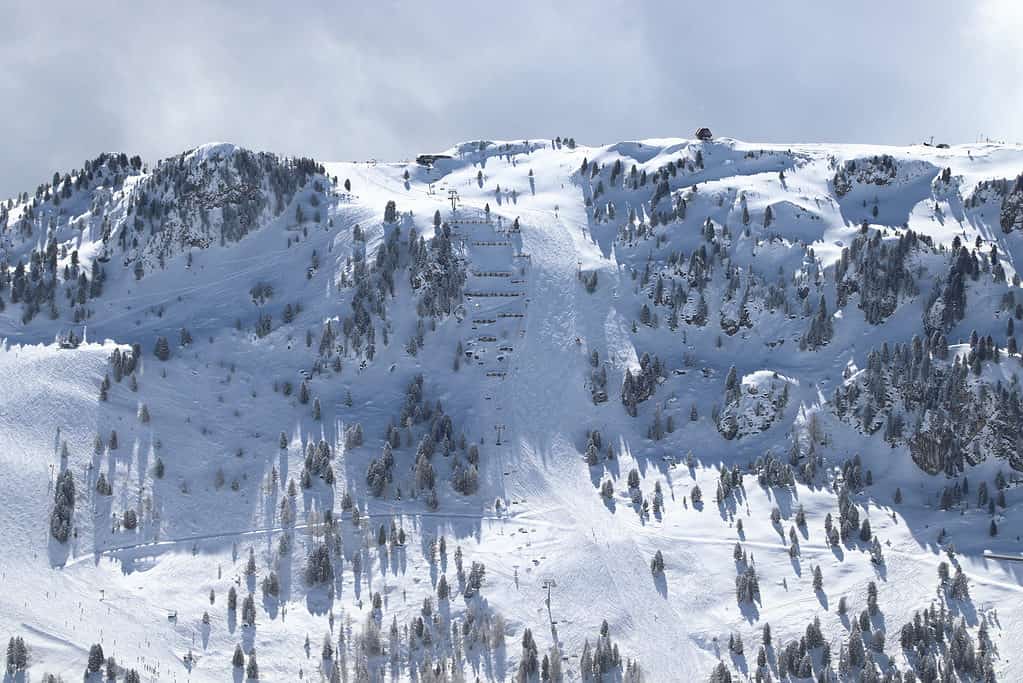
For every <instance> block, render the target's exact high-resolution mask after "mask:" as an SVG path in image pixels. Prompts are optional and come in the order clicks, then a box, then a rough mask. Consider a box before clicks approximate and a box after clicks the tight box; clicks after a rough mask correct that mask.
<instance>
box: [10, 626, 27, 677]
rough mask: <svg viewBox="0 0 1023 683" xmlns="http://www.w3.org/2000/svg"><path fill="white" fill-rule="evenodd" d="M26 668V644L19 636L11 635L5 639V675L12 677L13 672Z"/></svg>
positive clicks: (25, 669)
mask: <svg viewBox="0 0 1023 683" xmlns="http://www.w3.org/2000/svg"><path fill="white" fill-rule="evenodd" d="M27 670H28V646H27V645H25V639H24V638H22V637H21V636H12V637H11V639H10V640H8V641H7V675H8V676H10V677H12V678H13V677H14V675H15V674H17V673H19V672H22V671H27Z"/></svg>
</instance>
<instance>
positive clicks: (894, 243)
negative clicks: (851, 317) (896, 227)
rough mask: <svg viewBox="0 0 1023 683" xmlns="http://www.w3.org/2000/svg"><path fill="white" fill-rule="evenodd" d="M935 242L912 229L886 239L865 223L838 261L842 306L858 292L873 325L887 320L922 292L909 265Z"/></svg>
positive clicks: (863, 308)
mask: <svg viewBox="0 0 1023 683" xmlns="http://www.w3.org/2000/svg"><path fill="white" fill-rule="evenodd" d="M931 244H932V243H931V241H930V239H929V238H926V237H924V236H921V235H918V234H917V233H915V232H913V231H912V230H906V231H905V232H902V233H900V234H899V237H898V238H896V239H894V240H891V239H888V240H886V239H883V238H882V236H881V231H879V230H869V229H868V228H867V225H866V223H864V224H863V226H861V229H860V233H859V234H858V235H857V236H856V237H855V238H854V239H853V241H852V243H851V244H850V245H849V246H847V247H843V248H842V255H841V257H840V258H839V260H838V262H837V263H836V264H835V284H836V297H837V306H838V308H843V307H844V306H845V304H846V302H848V301H849V299H850V297H851V296H852V295H853V294H858V295H859V303H858V305H859V307H860V309H861V310H862V311H863V315H864V317H865V318H866V320H867V322H868V323H870V324H871V325H878V324H880V323H882V322H884V320H885V319H886V318H887V317H888V316H890V315H891V314H892V313H894V312H895V309H896V308H897V307H898V305H899V302H900V301H901V300H902V299H903V298H906V297H912V296H916V295H917V294H918V293H919V289H918V287H917V284H916V280H915V279H914V277H913V274H912V272H911V271H910V268H909V261H910V258H909V257H910V256H911V255H912V254H913V253H914V252H915V251H918V250H920V249H922V248H925V247H928V248H929V247H930V246H931ZM824 313H825V314H826V309H825V310H824ZM818 315H821V314H820V312H818ZM825 331H827V330H818V332H825ZM828 339H830V336H829V337H828ZM811 341H813V340H811ZM826 341H827V340H826V339H825V340H824V342H826Z"/></svg>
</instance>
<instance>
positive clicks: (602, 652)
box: [579, 619, 642, 682]
mask: <svg viewBox="0 0 1023 683" xmlns="http://www.w3.org/2000/svg"><path fill="white" fill-rule="evenodd" d="M623 664H627V665H628V666H627V667H626V668H627V669H628V671H627V672H623V671H622V668H623ZM608 674H611V675H613V676H616V677H623V676H626V677H625V678H624V680H626V681H638V680H640V679H641V676H642V674H641V671H640V669H639V665H638V664H635V663H633V662H623V661H622V657H621V655H620V654H619V652H618V643H616V642H614V641H613V640H612V639H611V627H610V626H608V624H607V620H606V619H605V620H604V621H603V622H601V624H600V633H599V635H598V636H597V638H596V641H595V642H594V644H593V645H592V646H591V645H590V639H589V638H587V639H586V640H584V641H583V649H582V652H581V653H580V655H579V675H580V676H582V680H583V681H588V682H597V681H603V680H605V676H607V675H608Z"/></svg>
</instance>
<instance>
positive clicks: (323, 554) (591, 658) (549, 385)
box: [0, 138, 1023, 681]
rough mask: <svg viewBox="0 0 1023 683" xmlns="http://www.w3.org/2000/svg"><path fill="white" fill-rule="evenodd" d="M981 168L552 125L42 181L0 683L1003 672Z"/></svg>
mask: <svg viewBox="0 0 1023 683" xmlns="http://www.w3.org/2000/svg"><path fill="white" fill-rule="evenodd" d="M1021 174H1023V148H1021V147H1018V146H1007V145H994V144H975V145H958V146H952V147H945V146H938V147H931V146H912V147H875V146H864V145H808V144H804V145H791V146H790V145H762V144H754V143H746V142H740V141H737V140H731V139H717V140H687V139H658V140H644V141H641V142H640V141H636V142H622V143H618V144H613V145H608V146H602V147H586V146H583V145H578V144H576V143H575V141H574V140H573V139H571V138H558V139H556V140H530V141H516V142H493V141H476V142H471V143H465V144H461V145H458V146H456V147H454V148H452V149H450V150H446V151H445V152H442V153H439V154H427V155H422V156H420V157H419V158H418V160H417V161H414V162H405V163H388V164H385V163H376V162H369V163H366V162H350V163H341V162H339V163H326V162H320V161H314V160H311V159H291V158H283V157H279V156H276V155H273V154H269V153H262V152H252V151H249V150H245V149H241V148H238V147H236V146H233V145H230V144H211V145H205V146H203V147H199V148H197V149H194V150H190V151H188V152H185V153H183V154H181V155H178V156H176V157H172V158H170V159H165V160H163V161H160V162H159V163H156V164H149V163H147V162H145V161H143V160H142V159H140V158H138V157H128V156H127V155H124V154H104V155H101V156H100V157H98V158H96V159H94V160H91V161H89V162H86V163H85V164H84V165H83V166H82V167H81V168H79V169H74V170H69V171H67V172H63V171H61V172H58V173H55V174H54V176H53V178H52V179H51V181H50V182H47V183H44V184H42V185H40V186H39V187H38V188H37V189H36V190H35V192H29V193H24V194H22V195H20V196H18V197H15V198H12V199H10V200H7V201H4V202H3V203H2V204H0V240H2V241H0V265H2V266H3V268H2V269H0V337H2V338H4V339H5V344H4V346H3V350H2V351H0V384H2V386H3V387H4V390H2V391H0V474H2V476H0V492H2V496H3V499H4V503H5V504H4V505H3V506H0V535H2V538H3V539H4V546H5V548H4V552H3V553H2V554H0V573H2V576H0V578H2V584H3V585H4V586H5V587H6V588H7V590H4V591H2V592H0V633H7V634H8V636H9V637H10V638H11V639H12V640H11V647H10V649H9V657H8V670H9V673H8V676H9V677H10V679H11V680H15V681H20V680H25V681H28V680H32V681H37V680H48V679H47V678H45V676H46V674H48V673H52V674H54V675H60V676H63V677H64V679H65V680H71V679H73V678H77V677H79V676H81V675H82V673H83V671H87V669H88V668H90V667H91V668H92V669H93V670H94V673H92V674H88V673H87V674H86V676H87V677H86V680H101V679H104V677H106V676H107V670H108V668H109V669H110V672H111V673H112V674H113V675H114V676H116V677H117V679H118V680H121V679H122V678H123V679H124V680H129V681H130V680H144V681H149V680H153V681H156V680H159V681H184V680H198V681H224V680H236V681H240V680H243V679H245V678H247V677H250V675H251V674H253V673H257V672H256V671H255V670H254V669H257V668H258V676H259V678H260V679H262V680H272V681H298V680H307V679H308V680H314V681H316V680H331V681H332V680H348V679H351V680H410V679H411V680H420V681H433V680H438V681H439V680H452V681H458V680H476V679H477V678H478V679H480V680H513V679H514V680H529V681H535V680H566V681H569V680H572V681H574V680H625V681H631V680H647V681H697V680H707V679H711V680H716V681H722V680H737V679H738V680H744V679H746V678H749V679H757V680H768V679H769V680H793V681H796V680H799V681H803V680H810V679H811V678H813V679H815V680H924V681H932V680H963V681H975V680H976V681H980V680H1005V681H1014V680H1020V679H1023V663H1021V662H1020V661H1017V659H1018V658H1017V657H1016V650H1017V649H1018V648H1020V647H1021V646H1023V640H1021V637H1020V635H1019V634H1020V633H1021V628H1023V623H1021V620H1023V585H1021V576H1023V574H1021V572H1023V562H1020V561H1019V560H1020V559H1021V556H1020V541H1019V535H1018V534H1019V533H1020V530H1021V528H1023V512H1021V510H1023V505H1021V502H1023V493H1021V492H1020V488H1019V477H1018V472H1019V471H1020V470H1023V456H1021V455H1020V452H1021V445H1023V397H1021V389H1020V386H1019V382H1020V375H1021V374H1023V357H1021V355H1020V349H1019V348H1018V346H1017V340H1016V336H1015V329H1014V328H1015V326H1016V325H1017V324H1019V322H1020V319H1021V318H1023V290H1021V288H1020V278H1019V276H1018V275H1017V268H1016V264H1017V263H1018V262H1020V261H1019V259H1023V175H1021ZM19 639H20V640H19ZM22 644H23V645H24V650H23V648H22ZM22 652H25V653H27V654H26V656H25V657H24V659H25V660H26V661H25V662H24V665H25V666H23V665H22V664H23V663H22V661H21V660H22V659H23V658H22V656H21V654H22ZM107 657H110V658H111V660H109V662H108V661H107V660H106V659H105V658H107ZM26 667H27V668H26ZM133 672H134V674H133ZM910 672H913V674H912V675H913V676H915V679H914V678H910V675H911V674H910ZM135 674H137V676H136V675H135ZM89 676H91V678H89ZM729 677H731V678H729Z"/></svg>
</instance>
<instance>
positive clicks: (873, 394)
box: [832, 332, 1023, 474]
mask: <svg viewBox="0 0 1023 683" xmlns="http://www.w3.org/2000/svg"><path fill="white" fill-rule="evenodd" d="M947 355H948V346H947V344H946V342H945V339H944V337H943V335H942V334H941V333H940V332H934V333H933V334H932V335H931V336H930V337H924V338H923V339H921V338H920V337H918V336H915V337H914V338H913V341H912V342H911V343H909V344H896V345H895V346H894V347H892V348H890V347H889V346H888V345H887V343H886V344H884V345H883V346H882V348H881V349H880V350H873V351H871V352H870V353H869V354H868V355H867V363H866V366H865V368H864V370H863V371H862V372H861V373H859V374H858V375H856V376H855V377H853V378H851V379H850V380H848V381H846V382H845V383H844V384H843V385H841V386H839V387H837V388H836V389H835V393H834V395H833V396H832V407H833V409H834V411H835V413H836V414H837V415H838V416H839V417H840V418H842V419H845V420H847V421H850V422H852V423H854V424H856V425H857V426H859V427H860V428H861V429H863V430H864V431H866V432H868V433H875V432H877V431H879V430H880V429H882V428H883V429H884V436H885V438H886V440H888V441H889V442H891V443H892V444H893V445H894V444H895V443H898V442H904V443H907V444H908V446H909V450H910V454H911V456H912V457H913V460H914V461H915V462H916V464H917V465H918V466H919V467H920V468H921V469H923V470H925V471H926V472H929V473H932V474H933V473H937V472H941V471H944V472H946V473H948V474H955V473H956V472H958V471H960V470H961V469H962V468H963V467H964V464H965V463H967V462H968V463H970V464H976V463H977V462H980V461H981V460H983V459H985V458H986V457H987V456H989V455H993V456H994V457H997V458H1002V459H1005V460H1007V461H1008V462H1009V463H1010V464H1012V465H1013V466H1014V467H1023V461H1021V460H1020V459H1019V451H1018V449H1017V446H1016V444H1018V443H1019V440H1020V439H1021V438H1023V431H1021V430H1023V420H1021V417H1023V397H1021V393H1020V389H1019V386H1018V381H1017V380H1016V379H1015V377H1016V376H1017V375H1016V374H1015V373H1014V375H1013V377H1014V379H1013V381H1012V382H1010V383H1009V384H1004V383H1002V382H1001V381H998V382H995V383H991V382H989V381H987V380H985V379H983V378H978V377H976V376H977V375H979V374H980V371H981V368H982V366H983V364H984V363H986V362H992V363H998V362H1001V361H1002V359H1003V357H1004V354H1003V353H1002V352H1001V350H1000V349H999V348H998V346H997V345H996V344H995V343H994V341H993V340H988V339H986V338H985V339H984V340H982V339H981V338H979V337H977V336H975V335H974V336H972V337H971V348H970V351H969V352H968V353H967V354H966V355H965V356H961V355H956V357H955V358H954V359H953V360H952V361H951V362H948V361H947ZM971 375H973V376H974V377H972V378H971Z"/></svg>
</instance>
